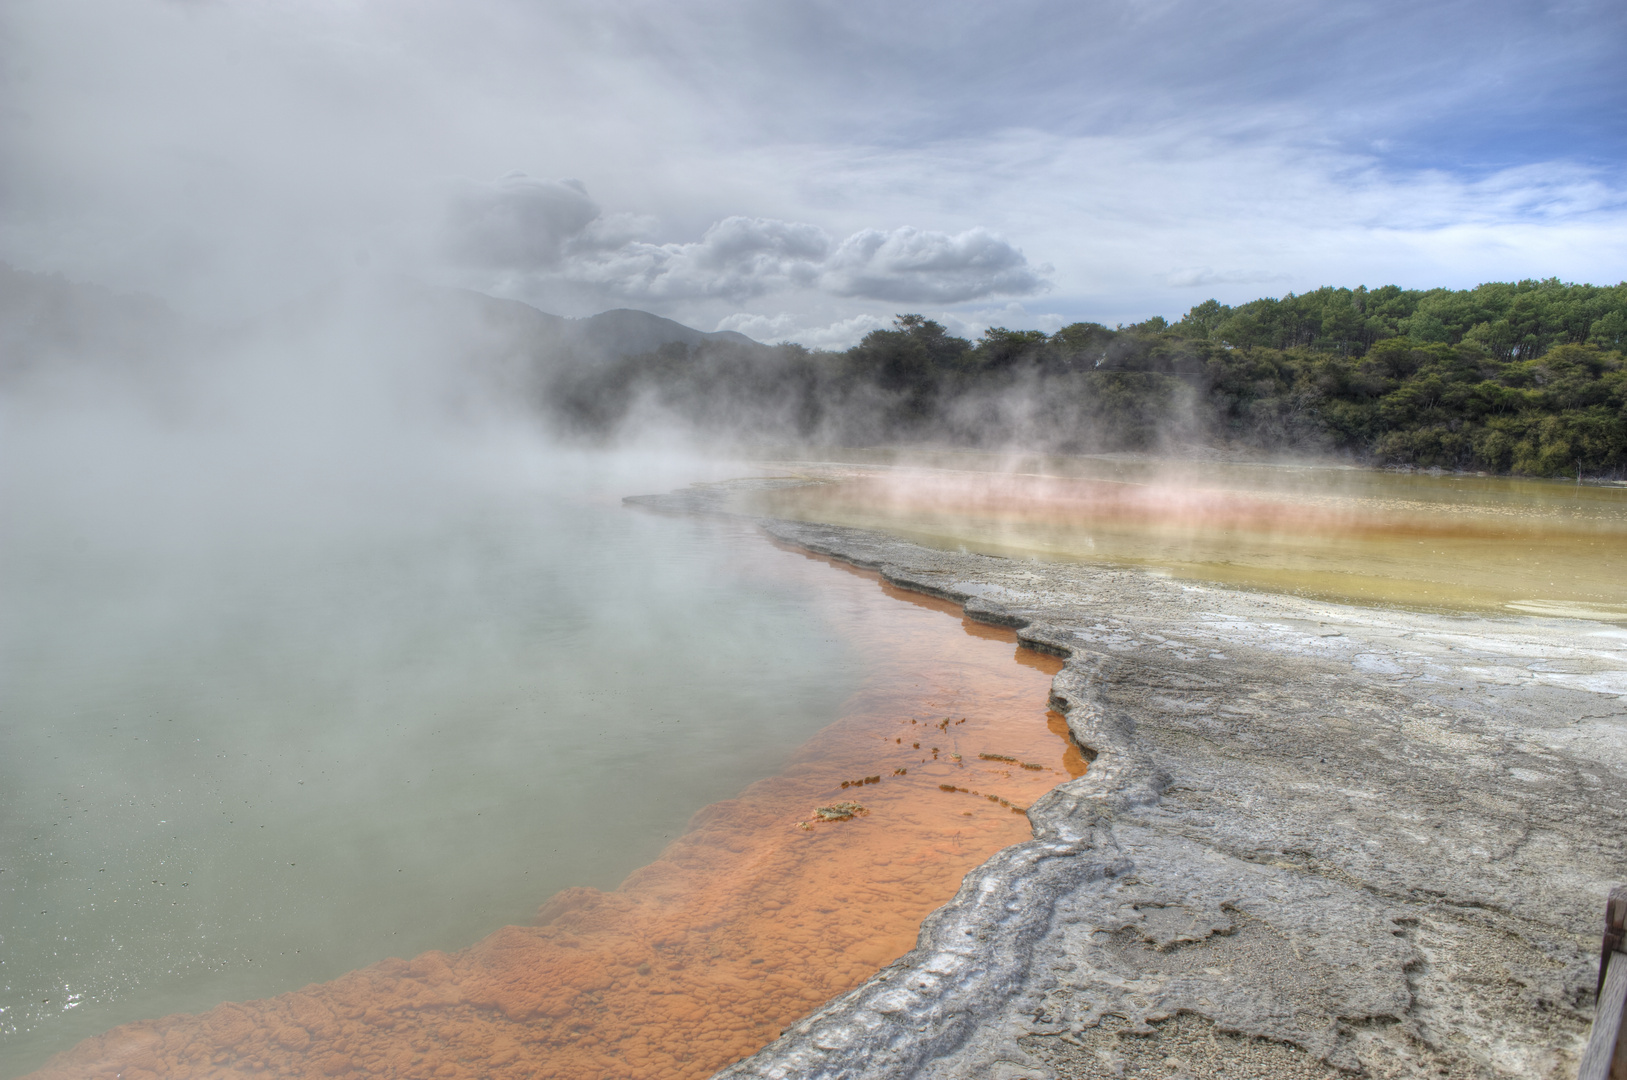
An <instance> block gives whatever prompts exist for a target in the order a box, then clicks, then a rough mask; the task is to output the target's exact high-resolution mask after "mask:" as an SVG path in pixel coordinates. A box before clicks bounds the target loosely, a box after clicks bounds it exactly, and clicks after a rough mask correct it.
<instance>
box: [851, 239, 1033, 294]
mask: <svg viewBox="0 0 1627 1080" xmlns="http://www.w3.org/2000/svg"><path fill="white" fill-rule="evenodd" d="M1050 269H1051V268H1050V267H1049V266H1041V267H1033V266H1030V265H1028V259H1027V258H1026V257H1025V256H1024V255H1023V253H1022V252H1021V251H1019V250H1017V249H1016V248H1015V247H1013V246H1012V245H1011V244H1009V243H1007V242H1006V241H1005V240H1002V239H1001V238H1000V237H998V236H995V235H994V234H993V233H991V232H989V231H988V230H987V229H981V228H976V229H967V230H966V231H965V232H963V233H959V234H958V235H955V236H948V235H945V234H944V233H940V232H923V231H921V230H919V229H912V228H909V227H908V226H906V227H903V228H899V229H894V230H893V231H892V232H890V233H883V232H878V231H877V230H875V229H865V230H863V231H861V232H857V233H854V234H853V235H852V236H850V237H848V238H847V239H846V240H844V241H842V245H841V247H839V248H837V249H836V253H835V255H834V256H833V257H832V258H831V260H830V265H829V266H828V267H827V268H826V270H825V273H824V275H823V278H822V281H823V284H824V285H825V288H826V289H827V290H828V291H830V292H832V293H834V294H835V295H837V296H863V297H870V298H873V299H877V300H897V301H902V302H904V303H918V302H921V301H933V302H936V303H940V304H953V303H958V302H960V301H963V300H977V299H981V298H983V297H985V296H1030V295H1032V294H1034V293H1037V292H1041V291H1043V290H1045V289H1047V288H1049V287H1050V282H1048V281H1046V280H1045V278H1044V276H1043V275H1045V274H1046V273H1049V272H1050Z"/></svg>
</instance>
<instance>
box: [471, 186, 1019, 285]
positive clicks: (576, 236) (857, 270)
mask: <svg viewBox="0 0 1627 1080" xmlns="http://www.w3.org/2000/svg"><path fill="white" fill-rule="evenodd" d="M650 225H651V223H649V222H648V221H643V220H639V219H632V218H628V217H626V216H622V217H620V218H615V219H607V218H605V217H604V216H603V215H602V214H601V212H600V209H599V207H598V205H597V204H595V203H594V202H593V200H592V199H590V198H589V197H588V194H587V189H586V188H585V187H584V186H583V185H582V184H581V183H580V182H578V181H575V180H536V179H532V178H530V177H527V176H524V175H523V174H519V173H514V174H510V175H509V176H506V177H504V178H503V179H501V180H497V181H492V182H489V183H481V182H474V181H470V182H467V183H466V184H464V185H463V186H461V187H460V188H459V189H458V191H457V192H456V194H455V195H454V197H453V199H452V205H451V211H450V213H449V215H448V230H449V235H448V238H447V242H446V248H447V250H448V252H449V253H450V254H451V255H452V257H453V258H454V259H455V260H456V261H457V262H459V263H461V264H463V265H465V266H469V267H474V268H477V269H481V270H485V271H488V272H494V273H502V274H511V273H513V272H515V271H518V272H521V273H524V274H531V275H534V276H536V277H538V278H540V279H557V280H559V281H561V282H566V283H569V284H571V285H576V286H588V287H591V288H596V289H599V290H602V292H603V293H604V295H605V296H607V297H614V298H617V299H622V300H632V301H640V302H650V301H657V302H659V301H675V300H693V299H697V298H721V299H727V300H732V301H735V302H740V301H743V300H747V299H750V298H752V297H756V296H762V295H764V294H768V293H777V292H784V291H790V290H811V291H814V292H822V293H826V294H829V295H834V296H839V297H847V298H860V299H873V300H887V301H896V302H902V303H921V302H936V303H955V302H959V301H964V300H973V299H980V298H983V297H988V296H1026V295H1029V294H1032V293H1035V292H1038V291H1040V290H1042V289H1044V288H1046V287H1047V286H1048V284H1049V283H1048V282H1047V281H1045V279H1044V278H1043V277H1042V274H1043V273H1045V272H1047V271H1048V270H1049V267H1033V266H1030V265H1029V263H1028V260H1027V258H1026V257H1025V256H1024V255H1023V253H1022V252H1021V251H1019V250H1018V249H1017V248H1016V247H1014V246H1012V245H1011V244H1010V243H1008V242H1007V241H1005V240H1004V239H1002V238H1000V237H999V236H996V235H995V234H993V233H992V232H990V231H988V230H987V229H982V228H973V229H968V230H966V231H964V232H962V233H959V234H957V235H954V236H950V235H948V234H945V233H941V232H931V231H925V230H921V229H914V228H910V227H908V226H904V227H900V228H896V229H893V230H892V231H891V232H881V231H879V230H876V229H864V230H861V231H859V232H856V233H854V234H853V235H851V236H849V237H848V238H847V239H846V240H843V241H842V242H841V243H840V244H837V243H836V242H834V241H833V240H832V238H831V236H830V234H829V233H827V232H826V231H825V230H824V229H822V228H820V227H819V226H817V225H811V224H807V223H805V222H794V221H781V220H778V219H774V218H757V217H743V216H738V215H737V216H733V217H727V218H724V219H723V220H722V221H719V222H717V223H716V224H714V225H712V226H711V227H710V228H708V229H707V230H706V231H705V233H704V234H702V236H701V238H700V239H699V240H696V241H692V242H688V243H665V244H658V243H653V242H650V241H647V240H644V239H641V238H640V234H641V233H643V232H646V231H647V230H648V228H649V227H650Z"/></svg>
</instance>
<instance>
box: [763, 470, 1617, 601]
mask: <svg viewBox="0 0 1627 1080" xmlns="http://www.w3.org/2000/svg"><path fill="white" fill-rule="evenodd" d="M788 464H795V463H788ZM797 467H798V468H801V469H802V470H803V471H805V472H806V474H807V476H808V478H809V479H810V480H813V481H815V482H814V483H811V484H809V485H806V486H799V487H782V488H779V489H775V490H772V491H767V492H762V493H757V494H754V495H753V496H752V498H751V499H750V500H749V502H748V505H749V506H750V508H751V509H752V510H754V511H756V512H758V513H763V514H768V515H772V516H777V517H786V518H792V519H798V520H808V521H820V522H828V523H834V524H845V525H852V526H856V527H860V528H878V529H886V530H888V531H891V532H895V533H898V534H900V535H904V536H907V537H909V538H910V539H913V540H915V541H917V542H919V543H923V544H926V545H928V546H939V547H949V548H964V549H967V550H973V551H982V552H986V553H989V554H999V555H1006V556H1013V557H1019V558H1046V559H1065V560H1066V559H1077V560H1085V561H1090V562H1101V563H1113V564H1120V565H1126V566H1139V567H1143V568H1147V569H1154V570H1158V571H1161V572H1165V573H1169V574H1171V575H1173V576H1176V577H1182V578H1189V579H1193V580H1200V581H1212V582H1220V583H1225V584H1231V585H1237V586H1240V587H1243V588H1251V589H1264V590H1269V591H1276V592H1293V593H1299V594H1302V595H1307V596H1315V597H1320V598H1324V599H1330V600H1336V601H1345V602H1353V603H1358V604H1381V605H1396V606H1401V607H1408V608H1415V609H1424V610H1436V611H1466V612H1475V613H1480V614H1489V613H1494V612H1502V613H1506V614H1528V615H1547V616H1559V617H1574V618H1585V619H1598V620H1604V621H1617V622H1620V621H1627V486H1623V485H1586V484H1582V485H1579V484H1575V483H1566V482H1556V481H1551V480H1528V479H1518V478H1511V477H1484V476H1460V475H1451V474H1445V475H1429V474H1421V473H1410V474H1407V473H1390V472H1380V471H1375V470H1364V469H1346V468H1326V467H1321V468H1312V467H1292V466H1272V465H1228V464H1212V463H1206V464H1192V463H1181V462H1151V461H1136V460H1123V459H1114V458H1095V459H1092V458H1037V457H1036V458H1020V457H1004V458H1002V457H998V456H994V455H980V454H970V453H939V454H936V455H931V456H924V455H923V456H917V457H912V458H911V459H909V460H908V462H907V463H905V462H902V461H900V460H898V459H896V458H894V456H893V455H886V454H853V455H848V456H847V457H846V458H844V459H843V460H842V461H841V462H825V463H803V464H802V465H800V466H797Z"/></svg>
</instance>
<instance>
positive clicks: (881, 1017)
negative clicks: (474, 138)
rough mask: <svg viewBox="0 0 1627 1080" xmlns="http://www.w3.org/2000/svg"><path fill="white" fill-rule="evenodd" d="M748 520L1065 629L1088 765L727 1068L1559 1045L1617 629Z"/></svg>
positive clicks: (1616, 708) (780, 1070)
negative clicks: (934, 900)
mask: <svg viewBox="0 0 1627 1080" xmlns="http://www.w3.org/2000/svg"><path fill="white" fill-rule="evenodd" d="M630 501H634V502H638V503H641V504H643V505H646V506H650V507H651V508H655V509H663V510H669V511H678V512H699V513H726V512H729V507H730V505H731V504H730V502H729V499H728V493H727V491H726V490H724V489H716V488H714V489H701V490H694V491H689V492H681V493H677V494H674V495H670V496H658V497H649V498H640V499H636V500H630ZM761 524H762V526H763V528H765V529H766V530H767V531H768V532H769V533H770V534H771V535H772V536H774V537H775V538H777V539H778V540H780V541H783V542H786V543H789V544H794V545H799V546H801V547H804V548H807V549H809V550H811V551H815V552H818V553H821V554H825V555H829V556H833V557H835V558H839V559H843V560H846V561H848V562H851V563H854V564H857V565H859V566H864V567H870V568H874V569H877V570H879V571H880V572H881V574H882V576H883V577H885V578H886V579H887V580H889V581H891V582H893V583H895V584H897V585H900V586H903V587H905V588H910V589H917V590H920V591H922V592H926V593H930V594H932V595H935V596H940V597H945V598H949V599H952V600H954V601H956V602H958V603H962V604H964V605H965V610H966V612H967V613H968V614H969V615H970V616H972V617H973V618H977V619H981V620H984V621H987V622H991V623H999V624H1003V625H1008V626H1013V627H1016V628H1017V633H1018V636H1019V638H1020V640H1021V641H1022V642H1024V643H1025V644H1027V645H1029V646H1031V647H1033V648H1036V649H1040V650H1043V651H1046V652H1050V653H1054V654H1057V655H1059V656H1062V657H1064V658H1065V659H1066V666H1065V668H1064V669H1063V671H1062V672H1061V673H1060V674H1059V675H1057V677H1056V680H1055V683H1054V685H1053V688H1052V698H1051V701H1052V705H1053V707H1055V708H1057V709H1058V710H1060V711H1061V712H1062V713H1063V714H1065V715H1066V717H1067V720H1068V725H1069V727H1070V729H1071V731H1072V733H1073V737H1074V738H1075V739H1076V740H1077V741H1078V743H1079V744H1080V746H1081V747H1082V748H1083V749H1084V751H1085V754H1086V756H1087V757H1088V758H1090V759H1091V766H1090V770H1089V772H1088V773H1087V774H1086V775H1085V776H1084V777H1082V778H1080V779H1078V780H1074V781H1071V782H1069V783H1066V784H1063V785H1061V786H1060V787H1057V788H1055V789H1054V790H1053V791H1052V792H1051V793H1050V794H1049V795H1047V796H1046V797H1045V798H1044V799H1042V800H1041V801H1039V802H1038V803H1036V804H1035V805H1034V807H1033V808H1032V809H1031V810H1030V812H1029V818H1030V819H1031V820H1032V822H1033V826H1034V838H1033V839H1032V840H1031V841H1029V842H1027V843H1024V844H1019V845H1017V846H1015V847H1012V848H1008V849H1006V850H1005V851H1003V852H1001V853H1000V854H999V855H997V856H996V857H995V858H993V859H991V860H990V861H989V862H988V863H987V864H985V865H984V866H982V867H981V868H979V869H978V870H977V871H975V872H973V873H972V874H971V875H969V876H968V877H967V878H966V881H965V883H964V884H963V886H962V887H961V890H960V892H959V894H958V895H957V896H956V897H955V899H954V900H953V901H951V902H950V903H949V904H947V905H945V906H944V907H943V908H941V909H939V910H938V911H937V912H935V913H934V914H933V915H932V916H931V917H930V918H928V919H927V920H926V922H925V923H924V924H923V926H922V928H921V935H920V939H919V942H918V944H917V946H916V948H915V949H914V950H913V951H911V952H910V953H909V954H908V955H906V956H904V957H903V958H901V959H900V960H898V961H897V962H896V963H894V964H892V965H891V966H889V967H887V968H886V969H884V970H882V971H881V972H879V973H878V974H877V975H876V976H875V977H874V978H872V979H871V980H870V981H869V982H867V983H866V984H865V985H863V986H861V987H860V988H858V989H857V990H855V991H853V992H852V993H849V994H847V995H844V996H843V997H841V998H838V999H836V1000H835V1001H832V1002H830V1003H829V1004H828V1005H826V1006H825V1007H824V1008H822V1009H820V1010H819V1011H817V1012H815V1013H813V1014H812V1015H810V1016H808V1017H806V1018H805V1019H803V1020H802V1021H800V1022H799V1023H798V1024H796V1025H795V1026H794V1027H792V1028H791V1029H789V1030H787V1031H786V1032H785V1034H784V1035H783V1036H782V1037H781V1038H780V1039H778V1040H777V1041H776V1042H774V1043H772V1044H770V1045H769V1046H767V1047H765V1048H764V1049H763V1050H762V1051H760V1052H759V1053H757V1054H756V1055H754V1056H753V1057H751V1058H749V1059H747V1060H745V1061H743V1062H740V1063H739V1064H737V1065H734V1066H732V1067H731V1068H729V1069H727V1070H725V1071H724V1072H722V1073H720V1074H719V1077H722V1078H727V1080H747V1078H775V1080H778V1078H798V1080H803V1078H820V1077H844V1078H859V1077H878V1078H879V1077H887V1078H893V1080H896V1078H901V1077H915V1076H919V1077H934V1078H951V1077H979V1078H983V1077H995V1078H1004V1080H1010V1078H1017V1077H1030V1078H1035V1080H1038V1078H1051V1077H1056V1078H1084V1077H1091V1078H1094V1077H1141V1076H1148V1077H1151V1076H1159V1077H1169V1076H1194V1077H1197V1076H1202V1077H1224V1078H1233V1077H1272V1078H1277V1077H1333V1076H1350V1075H1366V1076H1375V1077H1423V1076H1429V1077H1501V1076H1520V1077H1565V1076H1570V1075H1574V1071H1575V1065H1576V1060H1577V1057H1578V1055H1579V1053H1580V1050H1581V1046H1582V1044H1583V1042H1584V1040H1585V1037H1586V1032H1587V1027H1588V1024H1589V1023H1590V1022H1591V1019H1592V1009H1593V991H1594V985H1595V977H1596V972H1597V949H1598V941H1599V938H1598V934H1599V930H1600V928H1601V922H1600V920H1601V916H1602V911H1603V898H1604V895H1605V893H1606V892H1607V890H1608V887H1609V885H1610V884H1611V883H1613V882H1619V881H1622V880H1624V879H1627V858H1624V855H1623V852H1624V842H1623V836H1624V835H1627V830H1624V828H1623V825H1624V820H1627V630H1623V629H1622V628H1619V627H1612V626H1608V625H1605V624H1600V623H1589V622H1580V621H1570V620H1558V619H1538V618H1523V617H1522V618H1484V617H1470V616H1451V615H1434V614H1422V613H1413V612H1403V611H1393V610H1384V609H1370V608H1360V607H1353V606H1345V605H1339V604H1332V603H1326V602H1320V601H1315V600H1309V599H1303V598H1298V597H1293V596H1279V595H1268V594H1258V593H1247V592H1240V591H1236V590H1231V589H1225V588H1219V587H1209V586H1204V585H1198V584H1192V583H1187V582H1177V581H1172V580H1169V579H1167V578H1160V577H1158V576H1156V575H1153V574H1149V573H1145V572H1141V571H1131V570H1122V569H1115V568H1109V567H1099V566H1090V565H1085V564H1078V563H1040V562H1019V561H1013V560H1010V559H1000V558H993V557H988V556H982V555H976V554H966V553H955V552H947V551H939V550H933V549H929V548H925V547H921V546H919V545H916V544H913V543H909V542H907V541H904V540H900V539H898V538H895V537H891V536H887V535H885V534H880V533H874V532H866V531H861V530H855V529H847V528H836V527H829V526H820V525H809V524H800V523H794V522H785V521H764V522H762V523H761Z"/></svg>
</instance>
